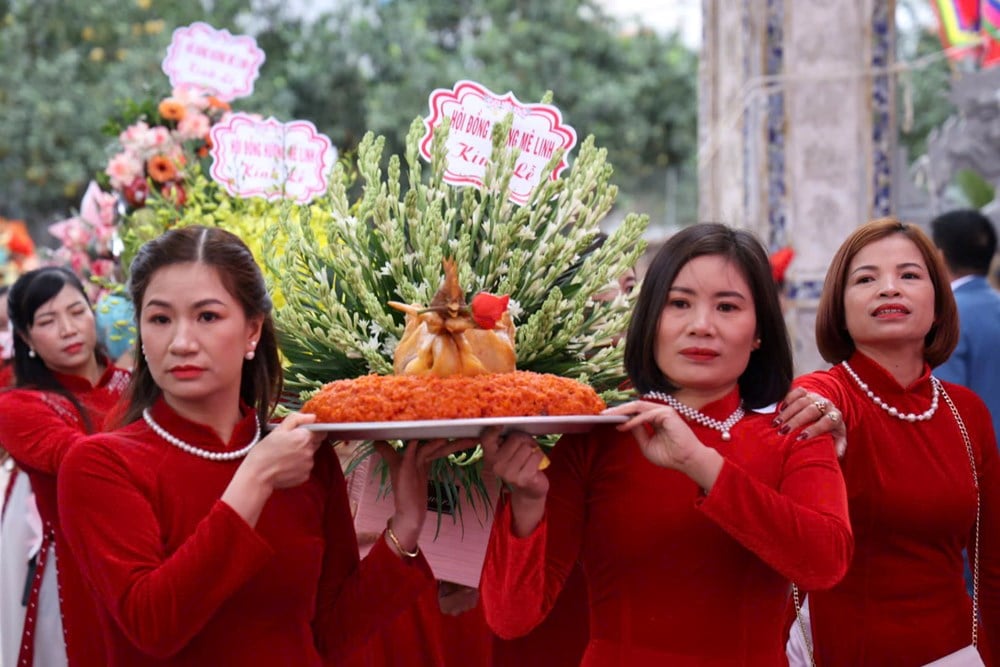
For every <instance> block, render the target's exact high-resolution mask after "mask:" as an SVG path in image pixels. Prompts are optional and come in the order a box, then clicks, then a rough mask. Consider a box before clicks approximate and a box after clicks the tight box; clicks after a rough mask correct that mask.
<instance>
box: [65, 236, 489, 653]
mask: <svg viewBox="0 0 1000 667" xmlns="http://www.w3.org/2000/svg"><path fill="white" fill-rule="evenodd" d="M129 290H130V293H131V297H132V301H133V303H134V305H135V310H136V314H137V323H138V340H139V342H140V347H139V348H138V350H137V355H136V369H135V374H134V376H133V381H132V384H131V386H130V388H129V392H128V402H127V405H126V406H125V409H124V414H123V418H122V420H121V421H122V426H121V427H120V428H119V429H118V430H116V431H113V432H110V433H107V434H102V435H100V436H94V437H92V438H90V439H89V440H88V441H87V442H86V443H85V444H84V446H82V447H80V448H79V451H76V452H73V454H72V455H71V456H70V457H69V458H68V460H67V461H66V463H65V468H66V470H65V474H64V475H63V477H62V479H61V480H60V485H59V503H60V509H61V511H62V512H63V515H64V517H65V525H66V532H67V537H68V540H69V542H70V544H71V545H72V547H73V550H74V553H76V554H77V555H78V557H79V559H80V563H81V568H82V570H83V574H84V576H85V577H86V579H87V580H88V581H89V583H90V584H91V586H92V587H93V589H94V590H95V591H96V595H97V598H98V603H99V606H100V615H101V619H102V623H101V627H102V631H103V633H102V634H103V638H104V642H105V645H106V646H107V647H108V654H109V655H108V660H107V663H106V664H108V665H112V666H115V665H136V666H140V665H141V666H142V667H150V666H154V665H223V664H226V665H303V666H306V665H320V664H330V665H333V664H345V663H346V661H347V660H348V659H350V658H352V652H353V651H355V650H356V649H357V648H358V647H362V646H364V645H365V644H366V641H367V639H368V638H369V637H371V636H373V635H374V634H375V633H376V632H377V631H378V630H380V629H381V628H383V627H385V626H387V625H388V624H389V623H390V622H391V621H392V620H393V618H394V617H395V616H396V615H398V614H399V613H400V612H402V611H403V610H405V609H407V608H409V607H410V606H412V604H413V602H414V601H415V600H416V599H417V597H418V596H419V595H421V594H422V593H423V592H424V591H426V590H427V589H428V587H433V586H434V585H435V580H434V576H433V574H432V572H431V570H430V568H429V566H428V565H427V562H426V561H425V560H424V558H423V556H422V555H421V553H420V549H419V547H418V545H417V537H418V535H419V533H420V529H421V527H422V525H423V522H424V519H425V517H426V513H427V495H426V493H427V472H428V468H429V466H430V462H431V461H432V460H433V459H434V458H436V457H439V456H444V455H446V454H448V453H450V452H452V451H457V450H458V449H461V448H467V447H469V446H470V445H471V444H472V443H469V442H464V441H454V442H451V443H448V442H445V441H442V440H439V441H431V442H429V443H424V444H421V445H420V446H419V447H417V446H408V447H406V451H405V453H404V454H402V455H399V454H397V453H396V452H395V450H393V449H392V448H391V447H389V446H388V445H387V444H386V443H376V444H377V446H378V448H379V451H380V453H381V454H382V456H383V457H384V458H386V460H387V462H388V464H389V468H390V474H391V476H392V486H393V498H394V500H395V503H396V511H395V514H394V515H393V517H392V519H391V520H390V522H389V524H388V525H387V527H386V530H385V532H384V533H383V535H382V536H381V538H380V539H379V540H378V542H377V543H376V545H375V546H374V547H373V548H372V550H371V552H370V553H369V555H368V556H367V557H366V558H365V559H364V561H359V557H358V545H357V540H356V537H355V533H354V525H353V522H352V519H351V512H350V508H349V504H348V498H347V492H346V487H345V483H344V477H343V473H342V472H341V468H340V463H339V461H338V459H337V456H336V455H335V454H334V451H333V448H332V447H329V446H325V447H321V446H320V444H321V441H322V433H318V432H316V431H311V430H308V429H306V428H304V427H305V426H306V425H308V424H310V423H311V422H312V421H313V420H314V418H315V417H314V416H313V415H306V414H292V415H290V416H288V417H286V418H285V419H284V421H282V422H281V423H280V424H279V425H278V426H277V427H276V428H274V429H273V430H271V431H270V432H269V433H267V434H266V435H265V431H266V429H267V424H268V420H269V419H270V417H271V414H272V411H273V409H274V407H275V405H276V402H277V398H278V396H279V394H280V390H281V366H280V364H279V359H278V346H277V340H276V336H275V330H274V326H273V324H272V320H271V300H270V298H269V296H268V294H267V291H266V288H265V285H264V279H263V276H262V275H261V272H260V269H259V267H258V266H257V264H256V263H255V262H254V259H253V256H252V254H251V253H250V250H249V249H248V248H247V247H246V245H245V244H244V243H243V242H242V241H241V240H240V239H239V238H238V237H236V236H234V235H233V234H230V233H229V232H226V231H223V230H221V229H217V228H209V227H199V226H193V227H185V228H179V229H174V230H171V231H168V232H167V233H165V234H164V235H162V236H161V237H159V238H157V239H155V240H153V241H150V242H149V243H147V244H146V245H144V246H143V247H142V249H141V250H140V251H139V253H138V255H137V256H136V258H135V260H134V261H133V263H132V267H131V271H130V283H129ZM399 650H406V647H399Z"/></svg>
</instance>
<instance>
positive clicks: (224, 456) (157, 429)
mask: <svg viewBox="0 0 1000 667" xmlns="http://www.w3.org/2000/svg"><path fill="white" fill-rule="evenodd" d="M142 418H143V419H145V420H146V423H147V424H149V428H151V429H153V432H154V433H156V435H158V436H160V437H161V438H163V439H164V440H166V441H167V442H169V443H170V444H171V445H173V446H174V447H177V448H178V449H182V450H184V451H185V452H187V453H188V454H194V455H195V456H200V457H201V458H203V459H209V460H210V461H232V460H234V459H238V458H242V457H244V456H246V455H247V454H249V453H250V450H251V449H253V448H254V445H256V444H257V443H258V442H259V441H260V424H257V432H256V433H254V436H253V440H251V441H250V444H249V445H247V446H246V447H244V448H243V449H237V450H235V451H232V452H212V451H209V450H207V449H201V448H200V447H195V446H194V445H189V444H188V443H186V442H184V441H183V440H181V439H180V438H178V437H176V436H174V435H172V434H170V433H169V432H168V431H167V429H165V428H163V427H162V426H160V425H159V424H157V423H156V422H155V421H153V416H152V415H151V414H149V408H146V409H145V410H143V411H142ZM255 421H256V420H255Z"/></svg>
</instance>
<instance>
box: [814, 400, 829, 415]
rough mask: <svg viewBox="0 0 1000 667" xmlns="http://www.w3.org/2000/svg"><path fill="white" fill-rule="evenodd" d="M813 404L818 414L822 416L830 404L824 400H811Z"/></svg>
mask: <svg viewBox="0 0 1000 667" xmlns="http://www.w3.org/2000/svg"><path fill="white" fill-rule="evenodd" d="M813 405H815V406H816V409H817V410H819V414H820V416H823V415H825V414H826V409H827V407H829V405H830V404H829V403H827V402H826V401H813Z"/></svg>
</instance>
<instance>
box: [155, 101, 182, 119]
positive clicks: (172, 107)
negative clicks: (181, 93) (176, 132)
mask: <svg viewBox="0 0 1000 667" xmlns="http://www.w3.org/2000/svg"><path fill="white" fill-rule="evenodd" d="M159 112H160V116H162V117H163V119H164V120H174V121H179V120H181V119H183V118H184V115H185V114H186V113H187V108H186V107H185V106H184V105H183V104H181V103H180V102H178V101H177V100H175V99H174V98H172V97H168V98H167V99H165V100H163V101H162V102H160V107H159Z"/></svg>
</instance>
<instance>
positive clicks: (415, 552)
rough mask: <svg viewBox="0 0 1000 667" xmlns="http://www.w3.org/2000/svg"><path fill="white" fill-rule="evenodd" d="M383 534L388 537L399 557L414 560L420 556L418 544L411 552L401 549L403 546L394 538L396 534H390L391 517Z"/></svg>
mask: <svg viewBox="0 0 1000 667" xmlns="http://www.w3.org/2000/svg"><path fill="white" fill-rule="evenodd" d="M385 533H386V535H388V536H389V540H390V541H391V542H392V546H394V547H396V551H398V552H399V555H400V556H405V557H406V558H416V557H417V556H419V555H420V545H419V544H417V545H415V546H414V547H413V551H407V550H406V549H404V548H403V545H402V544H400V543H399V538H397V537H396V533H394V532H392V517H389V521H388V522H386V524H385Z"/></svg>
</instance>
